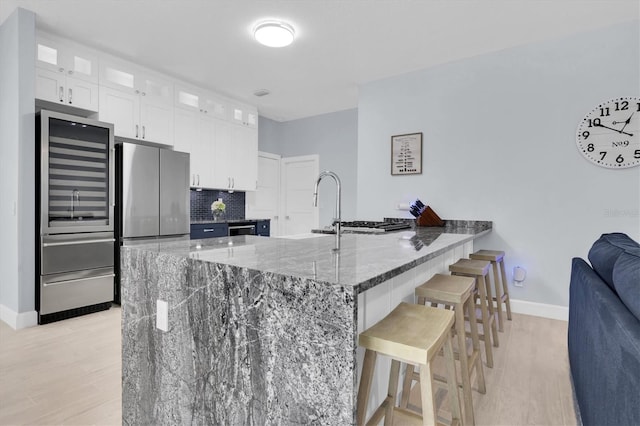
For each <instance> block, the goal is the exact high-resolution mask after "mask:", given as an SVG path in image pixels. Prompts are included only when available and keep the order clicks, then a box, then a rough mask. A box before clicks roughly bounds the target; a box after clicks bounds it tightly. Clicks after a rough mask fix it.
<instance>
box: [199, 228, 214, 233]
mask: <svg viewBox="0 0 640 426" xmlns="http://www.w3.org/2000/svg"><path fill="white" fill-rule="evenodd" d="M213 231H215V229H209V228H205V229H203V230H202V232H213Z"/></svg>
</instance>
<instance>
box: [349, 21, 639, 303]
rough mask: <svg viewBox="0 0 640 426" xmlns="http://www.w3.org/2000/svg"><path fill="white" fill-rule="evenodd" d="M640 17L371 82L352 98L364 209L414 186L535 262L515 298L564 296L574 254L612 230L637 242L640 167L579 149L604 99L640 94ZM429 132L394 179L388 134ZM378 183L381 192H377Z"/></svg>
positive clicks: (516, 258)
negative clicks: (488, 224)
mask: <svg viewBox="0 0 640 426" xmlns="http://www.w3.org/2000/svg"><path fill="white" fill-rule="evenodd" d="M639 64H640V30H639V24H638V21H633V22H630V23H626V24H623V25H617V26H614V27H610V28H606V29H602V30H598V31H593V32H589V33H584V34H578V35H575V36H572V37H567V38H562V39H557V40H553V41H550V42H545V43H537V44H531V45H526V46H522V47H517V48H512V49H508V50H504V51H500V52H497V53H494V54H487V55H482V56H478V57H474V58H470V59H466V60H461V61H458V62H455V63H450V64H446V65H442V66H438V67H433V68H430V69H426V70H422V71H419V72H414V73H410V74H407V75H403V76H399V77H395V78H389V79H385V80H382V81H377V82H373V83H370V84H366V85H364V86H362V87H361V88H360V92H359V93H360V97H359V106H358V111H359V115H358V178H357V182H358V187H357V190H358V201H357V212H358V217H360V218H368V217H372V216H373V215H374V212H375V216H379V215H380V213H379V212H382V213H383V214H385V215H394V214H398V213H402V212H398V211H397V210H395V206H396V205H397V204H398V203H399V202H409V201H412V200H413V199H415V198H416V197H419V198H420V199H421V200H422V201H424V202H425V204H428V205H430V206H432V207H433V208H434V210H435V211H436V212H437V213H438V214H439V215H440V216H441V217H443V218H449V219H456V218H457V219H483V220H492V221H494V230H493V232H492V233H491V234H490V235H489V236H487V237H483V238H482V239H481V240H480V241H479V242H478V243H477V247H479V248H495V249H502V250H505V251H506V252H507V262H506V266H507V275H508V276H509V277H511V275H512V268H513V266H515V265H521V266H523V267H525V268H526V269H527V270H528V275H527V279H526V281H525V287H524V288H514V287H512V288H511V295H512V297H513V298H514V299H521V300H526V301H530V302H540V303H548V304H554V305H560V306H567V305H568V299H569V294H568V285H569V276H570V267H571V258H572V257H574V256H580V257H586V255H587V252H588V250H589V248H590V246H591V244H592V243H593V242H594V241H595V240H596V239H597V238H598V237H599V236H600V234H602V233H605V232H626V233H628V234H629V235H630V236H631V237H632V238H634V239H636V240H640V213H639V207H640V167H634V168H630V169H624V170H610V169H604V168H601V167H598V166H595V165H593V164H592V163H590V162H588V161H586V160H585V159H584V158H583V157H582V155H581V154H580V152H579V151H578V150H577V148H576V142H575V133H576V129H577V126H578V123H579V121H580V120H581V119H582V118H583V117H584V115H585V114H586V113H587V112H589V111H590V110H591V109H592V108H594V107H595V106H597V105H598V104H599V103H600V102H602V101H605V100H608V99H610V98H614V97H617V96H639V95H640V80H639V76H640V65H639ZM413 132H423V133H424V149H423V173H422V175H417V176H402V177H398V176H390V172H389V168H390V166H389V163H390V161H389V155H390V137H391V135H395V134H404V133H413ZM381 194H384V195H383V196H381Z"/></svg>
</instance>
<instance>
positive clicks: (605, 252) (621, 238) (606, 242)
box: [589, 232, 640, 291]
mask: <svg viewBox="0 0 640 426" xmlns="http://www.w3.org/2000/svg"><path fill="white" fill-rule="evenodd" d="M637 248H640V245H639V244H638V243H637V242H635V241H633V240H632V239H631V238H629V236H628V235H626V234H622V233H620V232H614V233H611V234H602V236H600V238H599V239H598V240H597V241H596V242H595V243H593V246H591V250H589V262H591V267H592V268H593V269H594V270H595V271H596V272H597V273H598V275H600V277H601V278H602V279H603V280H604V282H606V283H607V285H608V286H609V287H611V289H612V290H613V291H616V289H615V287H614V285H613V265H615V263H616V260H617V259H618V257H620V255H621V254H622V253H624V251H625V250H627V249H637Z"/></svg>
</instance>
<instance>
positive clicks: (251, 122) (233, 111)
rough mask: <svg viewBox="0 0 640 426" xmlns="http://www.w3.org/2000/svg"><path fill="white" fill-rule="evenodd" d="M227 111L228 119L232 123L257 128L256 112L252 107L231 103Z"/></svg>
mask: <svg viewBox="0 0 640 426" xmlns="http://www.w3.org/2000/svg"><path fill="white" fill-rule="evenodd" d="M229 109H230V119H231V121H232V122H233V123H235V124H238V125H240V126H245V127H251V128H257V127H258V110H256V109H255V108H254V107H251V106H249V105H245V104H240V103H231V104H230V108H229Z"/></svg>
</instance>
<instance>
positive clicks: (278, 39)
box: [253, 21, 295, 47]
mask: <svg viewBox="0 0 640 426" xmlns="http://www.w3.org/2000/svg"><path fill="white" fill-rule="evenodd" d="M294 36H295V31H294V30H293V27H292V26H291V25H289V24H287V23H286V22H282V21H262V22H259V23H257V24H256V26H255V27H253V37H254V38H255V39H256V41H257V42H258V43H260V44H263V45H265V46H269V47H284V46H288V45H290V44H291V43H293V38H294Z"/></svg>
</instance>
